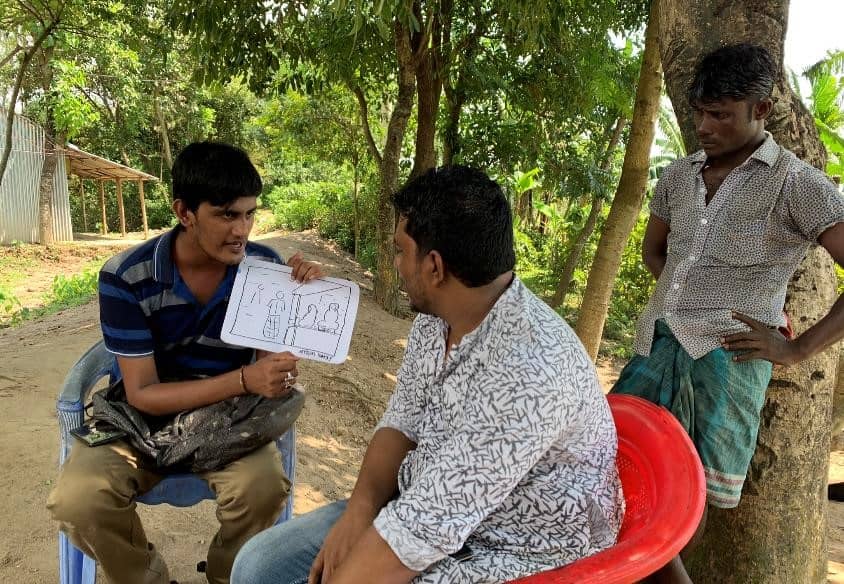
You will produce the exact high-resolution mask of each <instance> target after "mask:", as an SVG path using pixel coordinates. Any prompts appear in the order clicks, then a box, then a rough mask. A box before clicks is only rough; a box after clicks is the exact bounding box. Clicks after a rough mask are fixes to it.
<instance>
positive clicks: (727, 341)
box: [722, 223, 844, 365]
mask: <svg viewBox="0 0 844 584" xmlns="http://www.w3.org/2000/svg"><path fill="white" fill-rule="evenodd" d="M818 243H820V244H821V245H822V246H823V247H824V249H826V250H827V251H828V252H829V254H830V255H831V256H832V258H833V259H834V260H835V262H836V263H837V264H838V265H839V266H844V223H837V224H835V225H833V226H832V227H830V228H828V229H827V230H825V231H824V232H823V233H821V235H820V236H819V237H818ZM733 318H735V319H737V320H740V321H741V322H743V323H745V324H746V325H747V326H749V327H750V329H751V330H750V331H746V332H740V333H736V334H732V335H729V336H727V337H725V338H724V340H723V342H722V345H723V347H724V348H725V349H727V350H728V351H746V352H745V353H742V354H741V355H738V356H737V357H735V360H736V361H748V360H750V359H766V360H768V361H771V362H772V363H777V364H779V365H793V364H795V363H799V362H800V361H803V360H804V359H808V358H809V357H812V356H814V355H817V354H818V353H820V352H821V351H823V350H824V349H826V348H828V347H829V346H831V345H833V344H835V343H837V342H838V341H840V340H841V339H842V338H844V295H841V296H839V297H838V300H836V302H835V304H833V305H832V308H831V309H830V311H829V312H828V313H827V315H826V316H824V317H823V318H822V319H821V320H819V321H818V322H816V323H815V324H814V325H813V326H812V327H810V328H809V329H807V330H806V331H805V332H804V333H803V334H802V335H800V336H799V337H797V338H796V339H794V340H792V341H788V340H786V339H785V337H783V336H782V335H781V334H779V333H778V332H776V331H772V330H771V329H769V328H768V327H767V326H766V325H765V324H763V323H761V322H758V321H756V320H754V319H752V318H750V317H748V316H745V315H743V314H739V313H734V314H733Z"/></svg>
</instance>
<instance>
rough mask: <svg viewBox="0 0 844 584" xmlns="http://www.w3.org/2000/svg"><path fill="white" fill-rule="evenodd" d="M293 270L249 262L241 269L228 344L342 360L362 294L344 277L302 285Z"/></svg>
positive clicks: (230, 310) (228, 322)
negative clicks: (295, 277)
mask: <svg viewBox="0 0 844 584" xmlns="http://www.w3.org/2000/svg"><path fill="white" fill-rule="evenodd" d="M290 273H291V270H290V268H289V267H287V266H284V265H281V264H272V263H269V262H264V261H260V260H251V259H249V258H247V259H246V260H244V261H243V263H242V264H241V266H240V267H239V269H238V274H237V277H236V279H235V286H234V287H233V288H232V294H231V297H230V299H229V302H230V304H229V308H228V310H227V312H226V318H225V321H224V326H223V331H222V337H221V338H223V340H225V341H226V342H232V343H233V344H238V345H241V346H250V347H254V348H261V349H264V350H267V351H275V352H278V351H285V350H289V351H292V352H293V353H294V354H297V355H299V356H300V357H307V358H312V359H318V360H322V361H328V362H331V363H339V362H342V361H343V360H344V359H345V358H346V356H347V355H348V350H349V342H350V340H351V336H352V329H353V327H354V321H355V315H356V313H357V307H358V302H359V296H360V292H359V289H358V287H357V284H355V283H354V282H350V281H348V280H342V279H339V278H319V279H316V280H312V281H310V282H307V283H304V284H302V283H299V282H296V281H295V280H293V279H291V277H290Z"/></svg>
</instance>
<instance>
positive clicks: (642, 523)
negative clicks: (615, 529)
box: [511, 394, 706, 584]
mask: <svg viewBox="0 0 844 584" xmlns="http://www.w3.org/2000/svg"><path fill="white" fill-rule="evenodd" d="M607 399H608V400H609V402H610V409H611V410H612V415H613V418H614V419H615V425H616V428H617V429H618V459H617V460H618V462H617V464H618V474H619V476H620V477H621V485H622V488H623V489H624V498H625V500H626V502H627V511H626V513H625V515H624V522H623V523H622V525H621V532H620V533H619V536H618V542H617V543H616V544H615V545H614V546H612V547H611V548H609V549H606V550H604V551H602V552H599V553H597V554H595V555H593V556H589V557H587V558H583V559H581V560H578V561H576V562H573V563H571V564H569V565H567V566H563V567H562V568H557V569H555V570H549V571H548V572H542V573H541V574H536V575H534V576H528V577H526V578H520V579H519V580H515V581H514V582H513V583H511V584H516V583H518V584H552V583H553V584H575V583H577V584H590V583H591V584H599V583H600V584H630V583H632V582H636V581H638V580H640V579H642V578H644V577H646V576H649V575H650V574H653V573H654V572H656V571H657V570H658V569H659V568H661V567H662V566H664V565H665V564H667V563H668V561H669V560H670V559H671V558H673V557H674V556H676V555H677V554H678V553H679V552H680V550H681V549H683V547H684V546H685V545H686V544H687V543H688V542H689V540H690V539H691V538H692V536H693V535H694V533H695V530H696V529H697V526H698V524H699V523H700V519H701V517H702V516H703V508H704V505H705V504H706V480H705V479H704V476H703V466H702V465H701V464H700V458H698V455H697V452H696V451H695V447H694V445H693V444H692V441H691V439H690V438H689V435H688V434H687V433H686V431H685V430H684V429H683V427H682V426H681V425H680V423H679V422H678V421H677V420H676V419H675V418H674V416H672V415H671V413H670V412H669V411H668V410H666V409H665V408H660V407H658V406H655V405H654V404H652V403H650V402H648V401H646V400H643V399H641V398H638V397H633V396H630V395H616V394H612V395H609V396H607Z"/></svg>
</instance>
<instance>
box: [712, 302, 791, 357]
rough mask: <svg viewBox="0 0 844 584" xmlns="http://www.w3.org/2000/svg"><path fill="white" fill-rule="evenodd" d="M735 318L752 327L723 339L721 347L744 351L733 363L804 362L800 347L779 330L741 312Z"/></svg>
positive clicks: (735, 313)
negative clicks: (757, 361) (753, 361)
mask: <svg viewBox="0 0 844 584" xmlns="http://www.w3.org/2000/svg"><path fill="white" fill-rule="evenodd" d="M733 318H734V319H736V320H738V321H741V322H743V323H744V324H746V325H747V326H749V327H750V330H749V331H742V332H740V333H734V334H732V335H727V336H725V337H723V338H722V339H721V346H722V347H724V348H725V349H726V350H728V351H744V352H743V353H741V354H739V355H736V356H735V357H733V361H736V362H739V363H740V362H742V361H750V360H751V359H764V360H766V361H770V362H771V363H775V364H777V365H786V366H788V365H794V364H795V363H799V362H800V361H802V360H803V355H802V352H801V350H800V345H799V344H798V343H797V342H796V341H789V340H788V339H786V338H785V337H784V336H783V334H782V333H781V332H779V330H777V329H775V328H771V327H769V326H768V325H766V324H765V323H762V322H759V321H758V320H756V319H753V318H750V317H749V316H747V315H745V314H742V313H740V312H733Z"/></svg>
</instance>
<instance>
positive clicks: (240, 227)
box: [48, 142, 322, 584]
mask: <svg viewBox="0 0 844 584" xmlns="http://www.w3.org/2000/svg"><path fill="white" fill-rule="evenodd" d="M172 174H173V198H174V202H173V210H174V211H175V213H176V216H177V217H178V220H179V225H178V226H177V227H176V228H175V229H173V230H172V231H170V232H168V233H165V234H163V235H160V236H158V237H156V238H154V239H151V240H150V241H147V242H145V243H143V244H141V245H139V246H136V247H134V248H132V249H129V250H126V251H124V252H122V253H120V254H118V255H117V256H115V257H113V258H112V259H110V260H109V261H108V262H107V263H106V264H105V266H103V269H102V271H101V272H100V284H99V297H100V320H101V325H102V330H103V338H104V340H105V345H106V347H107V348H108V350H109V351H111V352H112V353H113V354H114V355H115V364H114V369H113V371H112V380H113V381H115V380H119V379H122V380H123V384H124V386H125V390H126V398H127V400H128V402H129V403H130V404H131V405H132V406H133V407H135V408H136V409H137V410H139V411H140V412H142V413H143V414H145V415H147V416H149V417H152V418H154V417H160V416H166V417H171V416H172V415H173V414H175V413H177V412H181V411H185V410H192V409H195V408H198V407H201V406H205V405H209V404H213V403H216V402H220V401H223V400H226V399H229V398H232V397H235V396H238V395H242V394H245V393H255V394H260V395H263V396H265V397H267V398H278V397H282V396H284V395H286V394H287V393H288V392H289V391H290V387H291V386H292V383H293V380H295V376H296V375H297V370H296V360H297V359H296V357H294V356H293V355H292V354H290V353H277V354H270V353H263V352H260V351H259V354H258V355H257V357H258V358H257V360H254V362H253V358H254V357H255V356H256V355H255V352H254V351H253V350H252V349H245V348H242V347H236V346H232V345H229V344H227V343H225V342H223V341H221V340H220V332H221V328H222V324H223V319H224V317H225V313H226V308H227V306H228V299H229V295H230V293H231V289H232V285H233V283H234V277H235V274H236V272H237V265H238V264H239V263H240V261H241V260H242V259H243V258H244V257H245V256H247V255H248V256H250V257H255V258H259V259H263V260H268V261H272V262H277V263H282V259H281V258H280V257H279V256H278V254H276V252H275V251H273V250H272V249H270V248H268V247H265V246H263V245H259V244H256V243H251V242H249V241H248V237H249V232H250V231H251V229H252V224H253V222H254V214H255V210H256V203H257V197H258V195H259V194H260V192H261V186H262V185H261V179H260V177H259V176H258V172H257V171H256V170H255V167H254V166H253V165H252V163H251V162H250V160H249V158H248V156H247V155H246V153H245V152H244V151H243V150H241V149H239V148H236V147H233V146H228V145H225V144H215V143H209V142H203V143H195V144H191V145H190V146H188V147H187V148H185V149H184V150H183V151H182V152H181V153H180V154H179V156H178V157H177V158H176V161H175V163H174V165H173V173H172ZM288 265H290V266H291V267H292V268H293V276H294V277H295V278H296V279H297V280H299V281H303V282H304V281H308V280H312V279H314V278H317V277H319V276H321V275H322V272H321V270H320V268H319V267H318V266H317V265H315V264H313V263H311V262H306V261H303V260H302V257H301V256H300V254H296V255H294V256H293V257H292V258H290V259H289V260H288ZM202 476H203V478H204V479H206V480H207V481H208V484H209V485H210V486H211V488H212V489H213V490H214V491H215V492H216V494H217V504H218V510H217V517H218V519H219V520H220V529H219V531H218V532H217V535H216V536H215V537H214V538H213V539H212V541H211V545H210V547H209V550H208V563H207V569H206V576H207V578H208V581H209V582H212V583H223V582H228V581H229V573H230V571H231V565H232V562H233V561H234V557H235V554H236V553H237V551H238V550H239V549H240V547H241V545H243V543H245V542H246V540H247V539H249V538H250V537H252V536H253V535H254V534H256V533H258V532H259V531H261V530H263V529H265V528H267V527H269V526H270V525H271V524H272V523H273V521H274V519H275V518H276V517H277V516H278V514H279V512H280V511H281V508H282V506H283V504H284V502H285V499H286V497H287V493H288V492H289V487H290V482H289V481H288V480H287V477H285V476H284V473H283V471H282V467H281V462H280V460H279V452H278V450H277V449H276V447H275V445H274V444H272V443H271V444H268V445H267V446H265V447H263V448H260V449H258V450H256V451H253V452H252V453H250V454H249V455H247V456H244V457H243V458H241V459H239V460H237V461H235V462H234V463H231V464H229V465H228V466H226V467H224V468H222V469H220V470H217V471H213V472H208V473H204V474H203V475H202ZM162 478H163V474H162V472H161V471H160V470H159V469H157V468H154V467H151V466H150V464H149V463H148V462H147V461H145V460H144V459H143V458H142V457H140V456H139V455H138V453H137V452H136V451H135V450H134V449H133V448H132V447H131V446H130V445H129V444H128V443H126V442H123V441H118V442H115V443H112V444H108V445H106V446H101V447H98V448H89V447H87V446H85V445H82V444H75V445H74V447H73V451H72V452H71V455H70V457H69V458H68V460H67V462H66V463H65V465H64V467H63V469H62V473H61V475H60V477H59V480H58V482H57V485H56V488H55V490H54V491H53V492H52V493H51V494H50V497H49V500H48V508H49V509H50V511H51V512H52V515H53V517H54V519H56V520H57V521H59V522H60V524H61V529H62V530H64V531H65V532H66V533H67V535H68V537H69V538H70V540H71V541H72V542H73V544H74V545H76V546H77V547H78V548H80V549H81V550H82V551H84V552H85V553H86V554H88V555H90V556H92V557H94V558H96V559H97V561H99V563H100V565H101V566H102V569H103V572H104V573H105V575H106V576H107V578H108V580H109V581H110V582H120V583H121V584H124V583H125V584H134V583H138V584H140V583H144V584H147V583H149V584H159V583H164V584H166V583H167V582H169V577H168V573H167V568H166V566H165V564H164V562H163V560H162V559H161V557H160V556H159V554H158V553H157V550H155V549H154V548H153V546H152V545H151V544H149V543H148V542H147V539H146V536H145V534H144V531H143V528H142V527H141V524H140V520H139V518H138V515H137V513H136V511H135V503H134V499H135V498H136V497H137V496H139V495H141V494H143V493H145V492H146V491H149V490H150V489H152V488H153V487H154V486H155V485H156V484H157V483H158V482H159V481H161V480H162Z"/></svg>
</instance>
